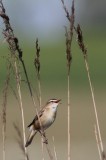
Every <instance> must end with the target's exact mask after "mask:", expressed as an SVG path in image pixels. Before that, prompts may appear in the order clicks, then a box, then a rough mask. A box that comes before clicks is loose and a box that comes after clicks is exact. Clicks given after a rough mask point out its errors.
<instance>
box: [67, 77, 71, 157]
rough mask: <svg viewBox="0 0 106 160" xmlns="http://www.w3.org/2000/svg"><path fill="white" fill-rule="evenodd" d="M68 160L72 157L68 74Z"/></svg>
mask: <svg viewBox="0 0 106 160" xmlns="http://www.w3.org/2000/svg"><path fill="white" fill-rule="evenodd" d="M67 100H68V106H67V107H68V160H70V159H71V153H70V76H69V74H68V99H67Z"/></svg>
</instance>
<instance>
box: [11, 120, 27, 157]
mask: <svg viewBox="0 0 106 160" xmlns="http://www.w3.org/2000/svg"><path fill="white" fill-rule="evenodd" d="M13 126H14V129H15V130H16V133H17V135H18V138H17V139H16V140H17V142H18V144H19V147H20V148H21V150H22V152H23V154H25V150H24V144H23V137H22V134H21V130H20V128H19V127H18V126H17V125H16V124H15V123H13ZM26 156H27V160H29V157H28V154H27V155H26Z"/></svg>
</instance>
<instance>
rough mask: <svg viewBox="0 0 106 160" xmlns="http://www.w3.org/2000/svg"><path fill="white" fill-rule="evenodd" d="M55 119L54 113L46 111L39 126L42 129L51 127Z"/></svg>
mask: <svg viewBox="0 0 106 160" xmlns="http://www.w3.org/2000/svg"><path fill="white" fill-rule="evenodd" d="M55 118H56V112H51V111H46V112H45V113H44V115H43V116H42V118H41V124H42V127H43V129H47V128H48V127H50V126H51V125H52V123H53V122H54V120H55Z"/></svg>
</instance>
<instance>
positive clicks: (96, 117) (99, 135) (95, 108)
mask: <svg viewBox="0 0 106 160" xmlns="http://www.w3.org/2000/svg"><path fill="white" fill-rule="evenodd" d="M84 62H85V66H86V71H87V75H88V80H89V85H90V90H91V95H92V101H93V107H94V113H95V119H96V126H97V131H98V137H99V143H100V148H101V155H102V156H103V157H104V158H103V159H104V160H105V159H106V158H105V154H104V148H103V142H102V138H101V132H100V126H99V119H98V113H97V107H96V102H95V96H94V91H93V87H92V82H91V78H90V73H89V66H88V62H87V59H86V57H85V58H84Z"/></svg>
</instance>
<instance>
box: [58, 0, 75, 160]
mask: <svg viewBox="0 0 106 160" xmlns="http://www.w3.org/2000/svg"><path fill="white" fill-rule="evenodd" d="M61 2H62V4H63V9H64V11H65V13H66V17H67V19H68V21H69V31H68V29H67V27H65V36H66V57H67V67H68V75H67V80H68V82H67V83H68V93H67V94H68V160H70V159H71V147H70V143H71V138H70V66H71V63H72V49H71V48H72V39H73V30H74V21H75V15H74V12H75V7H74V0H73V1H72V7H71V13H69V11H68V9H67V7H66V6H65V3H64V0H61Z"/></svg>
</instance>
